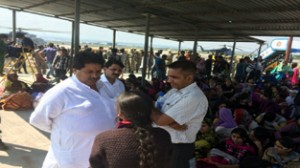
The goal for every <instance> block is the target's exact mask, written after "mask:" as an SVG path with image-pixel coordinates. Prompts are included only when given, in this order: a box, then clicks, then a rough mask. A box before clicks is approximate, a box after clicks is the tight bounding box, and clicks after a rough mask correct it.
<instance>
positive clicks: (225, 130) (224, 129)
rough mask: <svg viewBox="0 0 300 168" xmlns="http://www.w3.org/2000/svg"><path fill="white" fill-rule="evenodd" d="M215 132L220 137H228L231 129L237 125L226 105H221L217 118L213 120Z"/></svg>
mask: <svg viewBox="0 0 300 168" xmlns="http://www.w3.org/2000/svg"><path fill="white" fill-rule="evenodd" d="M214 123H215V124H214V126H215V132H216V134H217V135H218V137H219V138H220V139H226V138H229V137H230V134H231V131H232V130H233V129H234V128H236V127H237V124H236V122H235V121H234V119H233V116H232V112H231V110H230V109H228V108H226V107H221V108H220V110H219V114H218V116H217V119H216V120H215V121H214Z"/></svg>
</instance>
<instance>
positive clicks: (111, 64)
mask: <svg viewBox="0 0 300 168" xmlns="http://www.w3.org/2000/svg"><path fill="white" fill-rule="evenodd" d="M123 68H124V65H123V63H122V62H121V61H117V60H109V61H107V62H106V63H105V67H104V74H102V75H101V78H100V82H102V87H101V89H100V94H101V95H103V96H104V97H106V98H108V99H111V100H113V101H115V100H116V98H117V97H118V96H119V95H120V94H121V93H123V92H125V86H124V84H123V82H121V81H120V80H119V79H118V78H119V76H120V75H121V74H122V69H123Z"/></svg>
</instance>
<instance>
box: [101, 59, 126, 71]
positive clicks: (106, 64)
mask: <svg viewBox="0 0 300 168" xmlns="http://www.w3.org/2000/svg"><path fill="white" fill-rule="evenodd" d="M113 64H117V65H119V66H120V67H121V68H122V69H123V68H124V67H125V66H124V64H123V63H122V62H121V61H118V60H115V59H109V60H108V61H107V62H106V63H105V65H104V66H105V67H106V68H109V67H110V66H112V65H113Z"/></svg>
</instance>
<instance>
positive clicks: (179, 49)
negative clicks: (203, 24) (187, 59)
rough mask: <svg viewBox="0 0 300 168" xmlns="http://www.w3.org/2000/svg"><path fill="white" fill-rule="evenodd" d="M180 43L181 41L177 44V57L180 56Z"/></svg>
mask: <svg viewBox="0 0 300 168" xmlns="http://www.w3.org/2000/svg"><path fill="white" fill-rule="evenodd" d="M181 42H182V41H179V42H178V56H179V55H180V52H181Z"/></svg>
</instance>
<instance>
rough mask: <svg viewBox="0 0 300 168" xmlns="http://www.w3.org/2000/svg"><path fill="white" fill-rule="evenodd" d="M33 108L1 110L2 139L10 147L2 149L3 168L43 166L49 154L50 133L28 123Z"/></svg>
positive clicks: (0, 156)
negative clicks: (5, 149)
mask: <svg viewBox="0 0 300 168" xmlns="http://www.w3.org/2000/svg"><path fill="white" fill-rule="evenodd" d="M31 112H32V110H27V111H16V112H15V111H3V110H1V111H0V115H1V119H2V123H1V125H0V128H1V130H2V140H3V141H4V143H5V144H6V145H7V146H8V147H9V149H8V150H7V151H0V167H1V168H21V167H22V168H41V167H42V163H43V160H44V158H45V156H46V154H47V151H48V148H49V145H50V140H49V134H47V133H43V132H40V131H38V130H37V129H36V128H34V127H33V126H31V125H30V124H29V123H28V120H29V116H30V114H31Z"/></svg>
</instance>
